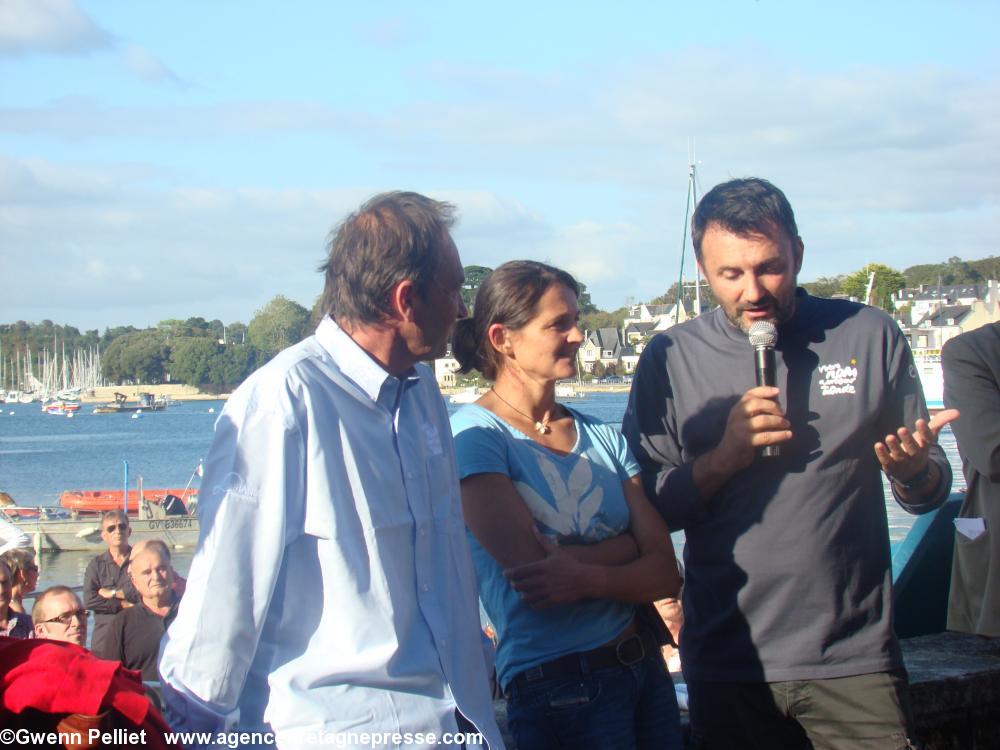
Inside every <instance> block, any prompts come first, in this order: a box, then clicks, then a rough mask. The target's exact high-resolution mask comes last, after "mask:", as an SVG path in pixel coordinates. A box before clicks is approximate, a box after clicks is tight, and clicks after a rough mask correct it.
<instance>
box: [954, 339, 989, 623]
mask: <svg viewBox="0 0 1000 750" xmlns="http://www.w3.org/2000/svg"><path fill="white" fill-rule="evenodd" d="M941 360H942V366H943V369H944V402H945V405H946V406H948V407H952V408H956V409H958V410H959V411H960V412H961V413H962V416H961V417H959V418H958V419H957V420H956V421H955V422H953V423H952V431H953V432H954V433H955V437H956V438H957V440H958V452H959V455H961V457H962V473H963V474H965V482H966V485H967V486H968V489H967V491H966V494H965V501H964V502H963V503H962V509H961V510H960V511H959V518H960V519H965V521H964V522H962V523H961V525H960V526H959V528H958V529H957V530H956V532H955V555H954V559H953V562H952V569H951V594H950V595H949V597H948V629H949V630H960V631H963V632H966V633H979V634H980V635H988V636H993V637H996V636H1000V323H991V324H989V325H985V326H983V327H981V328H977V329H975V330H973V331H969V332H968V333H963V334H962V335H961V336H957V337H956V338H953V339H951V340H950V341H948V342H947V343H946V344H945V345H944V348H943V349H942V351H941Z"/></svg>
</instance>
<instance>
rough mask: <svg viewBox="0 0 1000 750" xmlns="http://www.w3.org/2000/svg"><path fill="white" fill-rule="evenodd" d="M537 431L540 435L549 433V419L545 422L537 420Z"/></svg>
mask: <svg viewBox="0 0 1000 750" xmlns="http://www.w3.org/2000/svg"><path fill="white" fill-rule="evenodd" d="M535 432H537V433H538V434H539V435H548V434H549V423H548V421H545V422H535Z"/></svg>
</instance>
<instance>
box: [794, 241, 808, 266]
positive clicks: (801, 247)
mask: <svg viewBox="0 0 1000 750" xmlns="http://www.w3.org/2000/svg"><path fill="white" fill-rule="evenodd" d="M805 249H806V246H805V243H803V242H802V238H801V237H796V238H795V240H794V241H793V242H792V253H793V254H794V255H795V273H796V274H798V272H799V271H801V270H802V255H803V253H804V252H805Z"/></svg>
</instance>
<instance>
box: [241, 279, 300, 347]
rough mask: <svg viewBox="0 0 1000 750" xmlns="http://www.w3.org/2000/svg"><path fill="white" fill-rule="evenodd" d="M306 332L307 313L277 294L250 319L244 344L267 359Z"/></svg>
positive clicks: (294, 342)
mask: <svg viewBox="0 0 1000 750" xmlns="http://www.w3.org/2000/svg"><path fill="white" fill-rule="evenodd" d="M309 333H311V331H310V330H309V310H307V309H306V308H304V307H303V306H302V305H300V304H299V303H298V302H293V301H292V300H290V299H288V298H287V297H284V296H282V295H280V294H279V295H277V296H276V297H275V298H274V299H272V300H271V301H270V302H268V303H267V304H266V305H264V307H262V308H261V309H260V310H258V311H257V313H256V315H254V316H253V319H252V320H251V321H250V324H249V325H248V326H247V341H248V342H249V343H250V344H251V345H252V346H254V347H256V348H257V349H260V351H261V352H262V353H263V354H264V356H265V357H266V358H268V359H270V358H271V357H273V356H274V355H275V354H277V353H278V352H280V351H281V350H282V349H284V348H286V347H289V346H291V345H292V344H296V343H298V342H299V341H301V340H302V339H304V338H305V337H306V336H308V335H309Z"/></svg>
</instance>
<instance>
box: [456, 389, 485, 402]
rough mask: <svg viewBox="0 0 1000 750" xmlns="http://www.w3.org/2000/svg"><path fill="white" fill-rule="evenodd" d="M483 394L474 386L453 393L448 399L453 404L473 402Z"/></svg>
mask: <svg viewBox="0 0 1000 750" xmlns="http://www.w3.org/2000/svg"><path fill="white" fill-rule="evenodd" d="M482 395H483V394H482V393H480V392H479V389H478V388H476V387H475V386H472V387H470V388H466V389H465V390H464V391H459V392H458V393H453V394H452V395H451V397H450V398H449V399H448V400H449V401H450V402H451V403H453V404H471V403H472V402H473V401H478V400H479V397H480V396H482Z"/></svg>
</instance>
